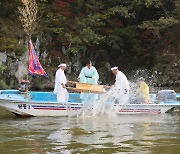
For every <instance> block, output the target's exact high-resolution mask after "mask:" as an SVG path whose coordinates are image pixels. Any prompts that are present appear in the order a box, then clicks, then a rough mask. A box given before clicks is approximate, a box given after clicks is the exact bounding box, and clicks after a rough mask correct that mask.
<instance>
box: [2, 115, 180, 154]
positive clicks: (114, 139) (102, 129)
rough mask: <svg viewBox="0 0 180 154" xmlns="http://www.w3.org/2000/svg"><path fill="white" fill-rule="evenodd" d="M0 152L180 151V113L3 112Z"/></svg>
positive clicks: (66, 153) (173, 153) (49, 153)
mask: <svg viewBox="0 0 180 154" xmlns="http://www.w3.org/2000/svg"><path fill="white" fill-rule="evenodd" d="M0 138H1V140H0V149H1V151H0V153H17V154H19V153H48V154H51V153H65V154H68V153H157V154H158V153H172V154H175V153H179V151H180V146H179V143H180V118H179V114H162V115H148V116H147V115H133V116H132V115H121V116H112V117H111V116H108V117H105V116H101V117H100V116H99V117H98V116H97V117H69V118H68V117H32V118H16V117H13V116H9V115H7V116H2V115H1V114H0Z"/></svg>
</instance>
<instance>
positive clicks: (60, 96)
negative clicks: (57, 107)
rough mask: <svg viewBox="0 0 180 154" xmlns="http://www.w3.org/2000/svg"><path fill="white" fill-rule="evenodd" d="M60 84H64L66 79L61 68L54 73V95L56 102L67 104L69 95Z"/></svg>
mask: <svg viewBox="0 0 180 154" xmlns="http://www.w3.org/2000/svg"><path fill="white" fill-rule="evenodd" d="M62 83H63V84H66V83H67V79H66V76H65V74H64V71H63V70H62V69H61V68H59V69H58V70H57V71H56V76H55V86H54V93H55V94H57V101H58V102H67V101H68V99H69V94H68V92H67V89H66V88H63V87H62V85H61V84H62Z"/></svg>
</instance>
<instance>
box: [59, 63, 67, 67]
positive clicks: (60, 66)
mask: <svg viewBox="0 0 180 154" xmlns="http://www.w3.org/2000/svg"><path fill="white" fill-rule="evenodd" d="M61 66H64V67H66V64H64V63H62V64H60V65H59V66H58V67H61Z"/></svg>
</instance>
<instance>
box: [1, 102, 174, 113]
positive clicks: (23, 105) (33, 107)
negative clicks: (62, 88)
mask: <svg viewBox="0 0 180 154" xmlns="http://www.w3.org/2000/svg"><path fill="white" fill-rule="evenodd" d="M0 106H2V107H4V108H5V109H7V110H8V111H10V112H12V113H13V114H15V115H21V116H68V115H69V113H70V112H71V111H73V112H77V115H78V112H79V111H80V109H81V108H82V106H83V104H82V103H67V104H62V103H43V102H40V103H37V102H31V103H30V102H21V101H6V100H0ZM176 106H177V105H176ZM174 107H175V105H172V104H162V105H161V104H127V105H115V106H114V111H115V113H116V114H160V113H166V112H168V111H169V110H171V109H172V108H174Z"/></svg>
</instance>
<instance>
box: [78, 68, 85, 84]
mask: <svg viewBox="0 0 180 154" xmlns="http://www.w3.org/2000/svg"><path fill="white" fill-rule="evenodd" d="M84 78H85V74H84V68H82V70H81V72H80V74H79V76H78V78H77V80H78V81H80V82H83V80H84Z"/></svg>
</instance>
